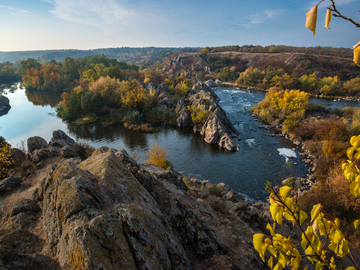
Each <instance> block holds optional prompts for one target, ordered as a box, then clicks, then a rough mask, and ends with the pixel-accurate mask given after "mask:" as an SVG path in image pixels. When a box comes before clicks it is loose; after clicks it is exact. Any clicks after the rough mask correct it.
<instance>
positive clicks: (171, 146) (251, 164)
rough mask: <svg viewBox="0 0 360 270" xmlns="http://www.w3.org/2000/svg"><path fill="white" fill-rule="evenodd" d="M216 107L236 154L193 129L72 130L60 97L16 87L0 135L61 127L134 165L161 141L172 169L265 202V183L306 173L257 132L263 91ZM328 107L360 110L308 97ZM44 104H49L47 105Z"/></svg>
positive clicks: (227, 98) (223, 93)
mask: <svg viewBox="0 0 360 270" xmlns="http://www.w3.org/2000/svg"><path fill="white" fill-rule="evenodd" d="M216 94H217V95H218V96H219V97H220V99H221V100H220V105H221V107H222V108H223V109H224V110H225V111H226V113H227V114H228V117H229V119H230V121H231V122H232V123H233V125H234V126H235V127H236V128H237V129H238V131H239V132H240V138H241V140H240V141H236V142H237V143H238V145H239V147H240V151H239V152H229V151H227V150H224V149H221V148H219V147H218V146H217V145H209V144H207V143H205V142H204V141H203V138H202V136H201V135H200V134H198V133H197V134H194V133H193V131H192V129H191V128H176V127H166V128H164V129H162V130H161V131H159V132H158V133H154V134H148V133H141V132H136V131H131V130H128V129H126V128H124V127H123V126H122V125H121V124H119V125H114V126H109V127H103V126H101V125H97V124H90V125H83V126H73V125H68V124H67V123H65V122H63V121H62V120H61V119H60V118H58V117H57V116H56V113H55V107H54V106H55V104H56V103H57V102H58V101H59V97H55V96H51V95H41V96H40V95H30V94H29V93H27V95H26V94H25V91H24V90H21V89H18V90H17V91H15V92H14V93H8V94H7V97H8V98H9V99H10V105H11V109H10V111H9V112H8V113H7V114H6V115H3V116H1V117H0V135H1V136H3V137H5V139H6V140H7V141H8V142H10V144H11V145H12V146H14V147H19V146H20V145H21V143H22V142H25V144H26V140H27V138H29V137H31V136H40V137H43V138H44V139H45V140H46V141H49V140H50V139H51V137H52V131H54V130H57V129H61V130H63V131H65V132H66V133H67V134H69V135H70V136H71V137H73V138H74V139H75V140H76V141H91V144H92V146H94V147H96V148H97V147H100V146H103V145H105V146H108V147H112V148H115V149H121V148H123V149H126V150H127V151H128V153H129V154H131V155H132V154H137V155H138V156H139V158H138V162H144V161H145V160H146V154H145V152H146V151H149V150H150V148H151V146H152V143H151V142H156V143H160V145H161V146H162V147H163V148H166V149H167V155H168V157H169V160H170V161H171V162H172V163H173V164H174V168H175V169H176V170H177V171H179V172H181V173H183V174H185V175H189V176H196V177H198V178H200V179H206V180H210V181H211V182H212V183H220V182H224V183H226V184H227V185H228V186H229V187H230V188H231V189H232V190H234V191H236V192H240V193H241V194H243V195H244V196H246V197H248V198H251V199H261V200H264V199H265V198H266V196H267V193H266V192H265V190H264V186H265V182H266V181H271V182H273V183H279V182H280V181H281V180H282V179H283V178H285V177H286V175H288V174H289V173H290V172H291V173H292V174H294V175H297V176H303V175H305V174H306V169H307V168H305V164H304V162H302V161H301V159H300V158H299V152H298V150H296V151H295V153H294V154H296V156H297V157H296V158H294V159H292V160H291V161H292V162H293V163H297V165H292V166H291V167H289V166H286V159H285V157H284V156H281V155H280V154H279V149H280V151H281V152H284V151H285V152H286V151H290V152H291V150H290V149H291V148H293V147H294V146H293V145H292V144H291V143H290V142H288V141H286V140H284V139H283V138H279V137H276V136H275V137H272V136H270V134H269V132H268V131H266V130H264V129H261V128H259V126H260V125H261V123H260V122H258V121H257V120H256V119H254V118H253V117H252V116H251V114H250V109H251V107H252V106H253V105H254V104H256V103H258V102H259V101H261V100H262V99H263V98H264V96H265V93H264V92H260V91H251V92H249V91H244V90H238V89H235V88H220V89H218V90H216ZM311 102H317V103H321V104H322V105H325V106H327V107H330V108H335V107H338V108H341V107H344V106H349V105H350V106H360V104H359V103H353V102H345V101H340V102H334V101H332V100H320V99H311ZM47 104H51V105H52V106H53V107H52V106H50V105H47Z"/></svg>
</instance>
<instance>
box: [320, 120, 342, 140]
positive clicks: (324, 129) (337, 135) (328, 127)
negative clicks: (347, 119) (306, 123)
mask: <svg viewBox="0 0 360 270" xmlns="http://www.w3.org/2000/svg"><path fill="white" fill-rule="evenodd" d="M315 137H316V138H317V139H319V140H330V141H346V140H348V139H349V138H348V135H347V130H346V125H345V123H344V122H343V121H341V120H340V119H326V120H323V121H321V128H320V129H319V130H317V131H316V134H315Z"/></svg>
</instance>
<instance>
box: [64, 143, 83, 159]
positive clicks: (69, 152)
mask: <svg viewBox="0 0 360 270" xmlns="http://www.w3.org/2000/svg"><path fill="white" fill-rule="evenodd" d="M60 155H61V157H63V158H73V157H78V156H79V154H78V153H77V152H76V150H75V148H74V147H72V146H70V145H66V146H64V147H63V148H61V151H60Z"/></svg>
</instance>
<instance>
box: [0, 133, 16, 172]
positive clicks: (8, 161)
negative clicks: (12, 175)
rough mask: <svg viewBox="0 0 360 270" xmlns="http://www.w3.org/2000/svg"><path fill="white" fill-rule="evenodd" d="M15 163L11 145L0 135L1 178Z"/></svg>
mask: <svg viewBox="0 0 360 270" xmlns="http://www.w3.org/2000/svg"><path fill="white" fill-rule="evenodd" d="M13 164H14V160H13V158H12V154H11V146H10V144H8V143H6V142H5V139H4V138H3V137H1V136H0V179H3V178H5V177H6V176H7V171H8V169H9V168H10V167H11V165H13Z"/></svg>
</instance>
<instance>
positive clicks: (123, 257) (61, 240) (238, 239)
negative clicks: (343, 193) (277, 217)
mask: <svg viewBox="0 0 360 270" xmlns="http://www.w3.org/2000/svg"><path fill="white" fill-rule="evenodd" d="M59 135H61V138H59ZM65 135H66V134H65V133H63V132H62V131H55V132H54V133H53V138H52V139H51V142H54V141H55V140H58V141H57V143H59V144H60V145H62V144H64V143H65V142H66V141H68V143H67V144H66V145H64V146H62V147H61V148H60V146H51V145H50V143H49V144H45V143H46V141H45V140H43V139H42V138H40V137H32V138H29V139H28V149H29V156H28V159H29V160H27V161H25V162H28V163H29V162H30V163H33V167H35V168H37V169H36V170H35V172H32V173H30V174H29V173H27V174H22V175H36V179H39V181H38V182H37V183H38V184H37V185H34V186H33V187H31V188H30V189H31V190H34V191H33V192H32V195H31V194H29V192H28V191H27V190H28V189H29V186H32V184H31V182H32V181H34V180H32V178H31V177H26V176H22V177H19V176H10V177H9V178H6V179H4V180H2V181H1V183H0V186H2V185H3V184H4V183H7V184H9V183H11V186H12V189H8V188H5V189H4V193H3V194H2V195H3V196H2V198H1V202H0V217H1V223H0V258H1V259H0V268H1V269H127V268H129V269H223V268H221V267H224V266H225V267H227V268H226V269H230V268H231V269H265V265H264V264H263V263H262V262H261V261H260V260H259V258H258V256H257V255H256V252H255V250H254V249H253V247H252V242H251V240H252V234H253V233H254V230H258V229H259V228H264V225H263V224H264V222H267V221H270V214H269V212H268V211H266V210H265V209H266V208H267V205H266V204H265V203H262V202H256V203H251V202H249V201H246V200H245V199H243V197H242V196H241V195H240V194H237V193H234V192H232V191H231V190H230V189H229V188H228V187H227V186H226V185H225V184H223V183H221V184H218V185H216V186H214V185H212V184H211V183H210V182H208V181H200V180H197V179H194V178H193V179H184V176H182V175H181V174H179V173H177V172H176V171H175V170H173V169H170V168H169V169H168V170H164V169H162V168H160V167H157V166H155V165H152V164H147V163H145V164H139V163H137V162H136V161H135V160H134V159H132V158H131V157H130V156H129V155H128V154H127V152H126V151H125V150H123V149H121V150H118V151H117V150H115V149H110V148H107V147H100V148H98V149H97V150H96V151H95V152H93V154H92V155H91V157H89V158H87V159H85V160H82V159H81V158H80V157H78V156H77V157H69V156H63V155H61V153H62V150H63V148H67V147H68V146H71V145H70V144H71V142H72V141H71V138H69V137H68V136H67V135H66V137H65ZM68 139H70V140H68ZM44 141H45V143H44ZM69 143H70V144H69ZM52 147H58V148H60V152H59V151H52V152H50V151H49V152H50V154H49V155H48V157H46V158H43V157H42V156H41V155H39V156H41V157H42V158H43V159H42V160H40V161H37V159H32V158H31V157H34V155H35V154H34V153H35V152H36V151H38V150H44V149H45V150H46V149H48V148H52ZM30 150H31V151H30ZM35 156H36V155H35ZM34 160H35V161H34ZM25 162H23V163H25ZM47 164H48V165H47ZM25 167H26V168H25ZM19 168H20V171H18V173H21V170H22V169H23V171H25V170H26V169H27V168H29V165H28V166H24V167H22V166H21V167H19ZM27 172H28V171H27ZM14 173H15V174H16V172H14ZM40 179H41V180H40ZM24 194H25V195H24ZM214 194H216V196H214ZM11 198H13V201H12V200H11ZM14 198H16V199H14ZM214 266H215V267H217V268H214Z"/></svg>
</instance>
